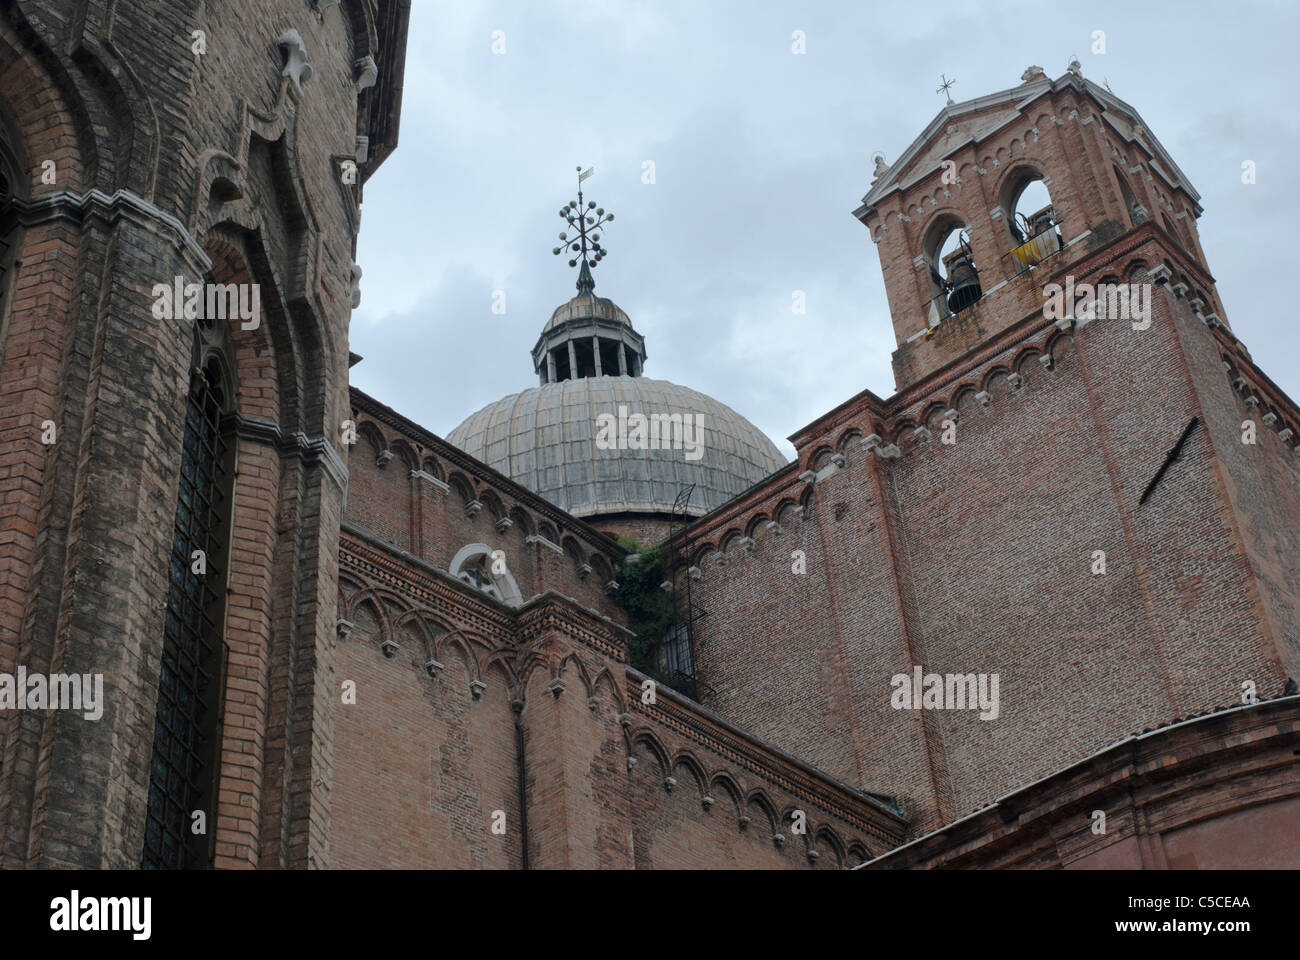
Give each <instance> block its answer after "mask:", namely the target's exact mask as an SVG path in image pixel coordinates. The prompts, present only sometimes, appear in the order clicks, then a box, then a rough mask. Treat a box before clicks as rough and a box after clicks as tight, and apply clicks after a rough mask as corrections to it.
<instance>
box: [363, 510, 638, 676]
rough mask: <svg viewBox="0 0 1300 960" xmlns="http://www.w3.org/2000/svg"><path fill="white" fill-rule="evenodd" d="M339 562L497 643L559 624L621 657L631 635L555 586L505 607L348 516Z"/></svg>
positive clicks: (527, 636)
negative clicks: (353, 521)
mask: <svg viewBox="0 0 1300 960" xmlns="http://www.w3.org/2000/svg"><path fill="white" fill-rule="evenodd" d="M339 563H340V566H341V567H344V568H346V569H349V570H352V571H354V572H356V573H359V574H361V575H362V576H363V578H364V579H366V580H368V581H370V582H371V583H375V584H379V583H382V584H385V585H387V586H388V587H390V588H391V589H393V590H396V591H397V592H399V593H402V594H404V595H406V596H408V597H410V598H411V599H418V600H420V601H421V602H423V603H425V604H427V605H429V607H430V608H431V609H432V610H433V611H434V612H435V613H440V614H444V615H445V616H446V617H447V619H448V620H454V621H456V622H461V623H466V624H467V625H468V624H469V623H470V622H473V624H474V625H475V626H476V627H477V628H478V629H479V630H481V631H482V632H484V633H487V634H490V635H492V636H494V637H496V638H497V639H498V641H499V642H501V643H506V642H514V641H517V642H518V643H520V644H523V643H526V642H528V641H530V640H533V639H535V638H537V637H538V636H540V635H541V634H543V633H545V632H546V631H548V630H559V631H561V632H562V633H563V634H564V635H565V636H566V637H568V638H570V639H572V640H576V641H579V642H581V643H583V644H585V645H586V646H588V647H590V648H591V649H593V650H595V651H597V652H599V653H601V654H603V655H605V656H608V657H613V658H614V659H616V660H618V661H619V662H620V663H624V662H626V660H627V640H628V639H629V638H631V637H632V636H634V634H633V633H632V631H631V630H628V629H627V628H626V627H624V626H623V625H622V624H620V623H617V622H615V621H614V620H612V619H611V618H609V617H607V616H605V615H604V614H602V613H600V612H599V611H597V610H592V609H589V608H587V607H584V606H583V605H582V604H581V603H580V602H579V601H577V600H575V599H574V598H573V597H567V596H565V595H564V594H561V593H558V592H556V591H555V590H547V591H546V592H545V593H543V594H540V595H538V596H534V597H532V598H530V599H529V600H528V601H527V602H526V603H524V604H523V605H522V606H520V607H518V608H512V607H508V606H506V605H505V604H503V603H500V602H499V601H497V600H494V599H493V598H491V597H489V596H488V595H487V594H484V593H481V592H479V591H478V590H475V589H474V588H473V587H471V586H469V585H467V584H464V583H462V582H461V581H460V580H458V579H456V578H455V577H453V576H452V575H451V574H450V573H448V572H447V571H445V570H442V569H440V568H438V567H435V566H434V565H433V564H431V563H428V562H427V561H425V560H421V559H420V558H419V557H416V556H414V555H413V554H410V553H407V552H406V551H404V550H400V549H398V548H397V547H394V546H393V545H392V544H388V543H385V542H384V541H382V540H379V539H377V538H375V537H373V536H372V535H370V534H368V533H366V532H365V531H364V530H362V529H361V528H359V527H356V526H354V525H353V524H350V523H347V522H346V521H345V522H344V523H343V524H342V536H341V537H340V539H339Z"/></svg>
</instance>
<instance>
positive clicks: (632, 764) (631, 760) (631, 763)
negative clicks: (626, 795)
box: [627, 757, 636, 773]
mask: <svg viewBox="0 0 1300 960" xmlns="http://www.w3.org/2000/svg"><path fill="white" fill-rule="evenodd" d="M635 766H636V757H628V758H627V771H628V773H631V772H632V768H633V767H635Z"/></svg>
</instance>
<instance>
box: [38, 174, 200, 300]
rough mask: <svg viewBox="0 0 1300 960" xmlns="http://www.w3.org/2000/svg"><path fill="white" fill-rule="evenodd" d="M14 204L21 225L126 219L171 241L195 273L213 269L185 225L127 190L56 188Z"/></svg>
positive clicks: (198, 274) (107, 222)
mask: <svg viewBox="0 0 1300 960" xmlns="http://www.w3.org/2000/svg"><path fill="white" fill-rule="evenodd" d="M13 206H14V208H15V209H16V210H17V211H18V220H19V222H20V223H22V224H23V225H24V226H31V225H33V224H38V223H46V222H48V221H50V220H60V219H62V220H70V221H72V222H73V223H76V224H78V225H80V224H82V223H85V222H86V221H87V220H89V219H92V218H95V219H99V220H102V221H104V222H105V223H106V224H109V225H110V226H111V225H113V224H116V223H117V222H119V221H121V220H127V221H130V222H131V223H134V224H136V225H138V226H141V227H143V228H144V229H146V230H148V231H150V232H151V233H154V234H157V235H158V236H160V237H163V238H164V239H166V240H168V241H170V242H171V243H172V245H173V246H174V247H176V249H177V251H179V252H180V254H181V256H183V257H184V258H185V260H186V261H187V262H188V263H189V265H190V268H191V269H192V270H193V271H194V274H195V275H196V276H202V275H203V274H205V273H207V272H208V271H209V270H211V269H212V260H211V258H210V257H209V256H208V255H207V254H206V253H205V252H204V251H203V247H202V246H201V245H200V244H199V242H198V241H197V240H195V239H194V237H193V235H191V234H190V232H189V230H187V229H186V228H185V224H183V223H182V222H181V221H180V220H179V219H177V218H176V217H174V216H172V215H171V214H170V213H167V212H166V211H165V210H161V209H159V208H158V207H155V206H154V205H153V204H152V203H150V202H149V201H148V200H146V199H144V198H143V197H141V196H140V195H139V194H137V193H134V192H132V191H130V190H118V191H116V192H115V193H113V194H112V195H109V194H107V193H104V192H103V191H102V190H90V191H88V192H86V193H83V194H80V195H78V194H75V193H73V192H71V191H70V190H59V191H57V192H55V193H46V194H42V195H41V196H38V197H32V198H31V199H28V200H23V199H15V200H14V201H13ZM160 279H168V280H169V279H170V278H160Z"/></svg>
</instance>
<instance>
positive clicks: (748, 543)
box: [739, 537, 754, 553]
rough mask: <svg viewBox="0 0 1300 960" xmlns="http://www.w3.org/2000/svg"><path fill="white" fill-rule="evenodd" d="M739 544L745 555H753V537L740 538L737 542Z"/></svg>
mask: <svg viewBox="0 0 1300 960" xmlns="http://www.w3.org/2000/svg"><path fill="white" fill-rule="evenodd" d="M739 543H740V546H741V548H742V549H743V550H744V551H745V552H746V553H753V552H754V538H753V537H741V538H740V540H739Z"/></svg>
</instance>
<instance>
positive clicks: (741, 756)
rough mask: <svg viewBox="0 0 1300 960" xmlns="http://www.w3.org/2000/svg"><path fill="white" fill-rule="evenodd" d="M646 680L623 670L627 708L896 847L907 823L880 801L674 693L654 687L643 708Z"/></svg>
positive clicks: (879, 798) (662, 687)
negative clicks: (629, 707)
mask: <svg viewBox="0 0 1300 960" xmlns="http://www.w3.org/2000/svg"><path fill="white" fill-rule="evenodd" d="M647 679H648V678H647V677H646V676H645V674H643V673H641V672H640V671H638V670H635V669H633V668H632V667H628V668H627V698H628V703H629V704H631V708H632V709H633V710H635V711H636V712H638V713H641V714H644V715H645V716H646V717H647V718H648V719H650V720H652V721H653V722H655V723H657V724H659V725H660V726H663V727H666V728H667V729H669V730H673V731H675V732H677V733H679V734H681V735H682V736H685V737H687V738H688V739H690V740H694V741H695V742H696V743H698V744H700V745H702V746H704V747H707V748H708V749H709V750H711V751H712V752H713V753H715V754H717V755H718V756H720V757H722V758H723V759H725V760H729V761H731V762H732V763H735V764H738V765H740V766H741V767H744V768H745V769H746V770H748V771H749V772H750V773H753V774H756V775H757V776H759V777H762V778H763V779H764V780H766V781H768V782H769V783H772V784H775V785H776V786H779V787H780V788H781V789H783V790H785V791H786V792H787V793H789V794H791V795H793V796H796V797H799V798H801V799H803V800H806V801H808V802H809V803H811V804H812V805H813V806H816V807H817V808H818V809H820V810H822V811H824V812H826V813H829V814H831V815H832V816H834V817H837V818H839V819H840V820H842V821H843V822H845V823H849V824H852V825H853V826H855V827H857V828H858V829H859V830H862V831H863V832H864V833H869V834H871V835H872V836H874V837H876V838H877V839H878V840H884V841H885V842H887V843H898V842H899V840H900V839H901V838H902V837H903V835H904V834H905V832H906V830H907V818H906V817H905V816H904V815H903V813H902V811H901V810H900V809H898V807H897V806H895V805H893V804H891V803H890V802H887V801H886V800H885V799H884V798H883V797H882V796H878V795H875V794H869V793H865V792H863V791H861V790H856V789H854V788H853V787H850V786H849V785H848V784H845V783H842V782H840V781H839V780H836V779H834V778H833V777H831V776H829V775H828V774H825V773H823V772H822V771H820V770H818V769H817V768H815V767H812V766H809V765H808V764H807V763H805V762H804V761H802V760H800V759H798V758H797V757H794V756H792V755H791V754H788V753H786V752H785V751H783V750H780V749H778V748H777V747H774V746H772V745H771V744H769V743H765V742H764V741H762V740H760V739H758V738H757V737H755V736H754V735H753V734H751V733H747V732H746V731H744V730H742V729H741V728H739V727H737V726H734V725H733V724H731V723H728V722H727V721H726V720H724V719H722V718H721V717H719V716H718V715H717V714H714V713H712V712H711V711H709V710H706V709H705V708H704V707H702V706H700V705H699V704H698V703H695V702H694V701H691V700H688V699H686V698H685V697H683V696H681V694H679V693H677V692H676V691H674V690H672V689H670V688H668V687H665V686H663V685H659V686H658V687H657V688H656V691H655V703H654V705H649V704H646V703H643V702H642V701H641V684H642V683H644V682H645V681H646V680H647ZM891 799H892V798H891ZM888 827H892V828H893V832H890V830H889V829H888Z"/></svg>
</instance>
